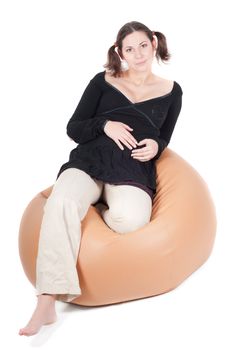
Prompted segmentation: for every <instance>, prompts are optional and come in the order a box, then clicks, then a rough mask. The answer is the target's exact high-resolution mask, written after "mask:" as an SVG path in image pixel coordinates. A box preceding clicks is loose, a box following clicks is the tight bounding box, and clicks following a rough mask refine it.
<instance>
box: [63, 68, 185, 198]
mask: <svg viewBox="0 0 232 350" xmlns="http://www.w3.org/2000/svg"><path fill="white" fill-rule="evenodd" d="M182 94H183V92H182V89H181V86H180V85H179V84H178V83H177V82H176V81H174V84H173V87H172V90H171V91H170V92H169V93H167V94H165V95H163V96H159V97H155V98H151V99H148V100H145V101H142V102H137V103H133V102H131V101H130V100H129V99H128V98H127V97H126V96H125V95H124V94H123V93H122V92H121V91H120V90H118V89H117V88H116V87H114V86H113V85H111V84H110V83H109V82H107V81H106V80H105V71H102V72H99V73H97V74H96V75H95V76H94V77H93V78H92V79H91V80H90V81H89V83H88V85H87V87H86V89H85V91H84V92H83V95H82V97H81V99H80V101H79V103H78V105H77V107H76V109H75V111H74V113H73V115H72V117H71V119H70V120H69V122H68V124H67V134H68V136H69V137H71V138H72V139H73V140H74V141H75V142H76V143H78V145H77V147H76V148H74V149H73V150H72V151H71V152H70V156H69V161H68V162H67V163H65V164H63V165H62V166H61V168H60V170H59V173H58V175H57V178H58V177H59V175H60V174H61V173H62V172H63V171H64V170H65V169H68V168H78V169H81V170H83V171H85V172H86V173H87V174H89V175H90V176H91V177H93V178H95V179H98V180H102V181H103V182H104V183H114V184H117V183H123V182H124V183H127V182H128V183H129V182H131V183H134V184H140V185H141V186H143V187H146V188H149V189H150V190H152V191H153V193H155V189H156V166H155V160H156V159H158V158H159V156H160V154H161V153H162V151H163V150H164V148H165V147H166V146H167V145H168V143H169V141H170V139H171V136H172V133H173V130H174V127H175V124H176V121H177V118H178V115H179V113H180V110H181V105H182ZM106 120H112V121H120V122H123V123H125V124H127V125H129V126H130V127H131V128H132V129H133V131H131V133H132V135H133V136H134V137H135V139H136V140H137V141H138V142H139V141H141V140H143V139H145V138H151V139H154V140H156V141H157V143H158V145H159V149H158V153H157V154H156V156H155V157H154V158H153V159H151V160H149V161H147V162H141V161H139V160H137V159H133V158H132V157H131V151H132V150H130V149H129V148H127V147H126V146H125V145H123V147H124V150H121V149H120V148H119V146H118V145H117V144H116V143H115V142H114V141H113V140H112V139H111V138H110V137H108V136H107V135H106V134H105V133H104V131H103V125H104V123H105V121H106ZM139 147H141V146H137V148H139Z"/></svg>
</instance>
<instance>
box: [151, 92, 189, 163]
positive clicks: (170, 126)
mask: <svg viewBox="0 0 232 350" xmlns="http://www.w3.org/2000/svg"><path fill="white" fill-rule="evenodd" d="M182 94H183V92H182V90H181V88H180V91H179V92H178V94H177V96H175V98H174V100H173V102H172V103H171V105H170V107H169V110H168V115H167V117H166V119H165V121H164V123H163V125H162V127H161V128H160V135H159V136H158V137H157V138H154V139H155V141H157V143H158V146H159V147H158V152H157V154H156V155H155V157H154V159H158V158H159V157H160V155H161V153H162V152H163V150H164V149H165V147H167V145H168V144H169V142H170V140H171V136H172V133H173V130H174V128H175V125H176V122H177V119H178V116H179V114H180V111H181V106H182Z"/></svg>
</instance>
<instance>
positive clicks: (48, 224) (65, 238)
mask: <svg viewBox="0 0 232 350" xmlns="http://www.w3.org/2000/svg"><path fill="white" fill-rule="evenodd" d="M102 189H103V183H102V182H101V181H98V180H96V179H93V178H91V177H90V176H89V175H88V174H86V173H85V172H84V171H82V170H79V169H75V168H70V169H67V170H65V171H64V172H63V173H61V175H60V176H59V178H58V179H57V181H56V183H55V184H54V187H53V190H52V193H51V194H50V196H49V198H48V199H47V202H46V204H45V207H44V215H43V220H42V224H41V230H40V239H39V247H38V256H37V265H36V289H37V294H38V305H37V308H36V310H35V312H34V314H33V315H32V318H31V320H30V321H29V323H28V325H27V326H26V327H25V328H24V329H22V330H21V331H20V334H25V335H32V334H35V333H37V332H38V330H39V328H40V327H41V326H42V325H43V324H45V323H51V322H52V321H51V322H49V320H48V318H49V319H51V320H53V319H54V318H55V317H54V316H55V315H54V303H55V297H54V296H56V297H57V298H58V299H60V300H64V301H70V300H72V299H74V298H75V297H77V296H78V295H80V294H81V289H80V286H79V279H78V274H77V270H76V263H77V257H78V253H79V247H80V241H81V221H82V220H83V218H84V217H85V215H86V214H87V211H88V209H89V206H90V205H91V204H94V203H96V202H97V201H98V199H99V198H100V196H101V193H102ZM45 297H46V298H45ZM45 299H46V300H45ZM41 300H42V301H43V302H42V303H41ZM45 303H47V304H46V305H47V306H46V307H45V306H44V305H45ZM48 304H49V306H48ZM42 305H43V306H42ZM46 308H47V310H50V311H51V310H53V312H50V314H51V315H52V317H47V315H46V311H45V310H44V309H46Z"/></svg>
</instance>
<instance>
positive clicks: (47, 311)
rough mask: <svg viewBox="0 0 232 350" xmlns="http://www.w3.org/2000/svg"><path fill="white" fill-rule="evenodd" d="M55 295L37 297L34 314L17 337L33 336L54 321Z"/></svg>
mask: <svg viewBox="0 0 232 350" xmlns="http://www.w3.org/2000/svg"><path fill="white" fill-rule="evenodd" d="M55 297H56V296H55V295H49V294H42V295H39V296H38V302H37V306H36V309H35V311H34V313H33V314H32V317H31V319H30V321H29V322H28V324H27V325H26V327H24V328H21V329H20V330H19V335H26V336H30V335H34V334H36V333H38V332H39V330H40V328H41V327H42V326H44V325H48V324H51V323H54V322H55V321H56V311H55V300H56V299H55Z"/></svg>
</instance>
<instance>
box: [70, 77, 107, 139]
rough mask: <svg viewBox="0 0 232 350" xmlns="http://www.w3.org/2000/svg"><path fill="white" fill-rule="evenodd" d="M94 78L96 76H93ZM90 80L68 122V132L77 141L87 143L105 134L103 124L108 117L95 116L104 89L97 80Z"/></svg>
mask: <svg viewBox="0 0 232 350" xmlns="http://www.w3.org/2000/svg"><path fill="white" fill-rule="evenodd" d="M93 79H94V78H93ZM93 79H91V80H90V82H89V84H88V85H87V87H86V88H85V91H84V92H83V95H82V97H81V99H80V101H79V103H78V105H77V107H76V109H75V111H74V113H73V115H72V117H71V119H70V120H69V122H68V124H67V134H68V136H69V137H71V139H73V140H74V141H75V142H76V143H79V144H81V143H85V142H88V141H90V140H93V139H95V138H96V137H98V136H99V135H101V134H103V133H104V131H103V128H102V125H103V124H104V122H105V121H106V120H107V118H106V117H104V116H102V117H95V112H96V110H97V107H98V104H99V101H100V99H101V95H102V91H101V89H100V87H99V86H98V85H97V83H96V82H94V81H93Z"/></svg>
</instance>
